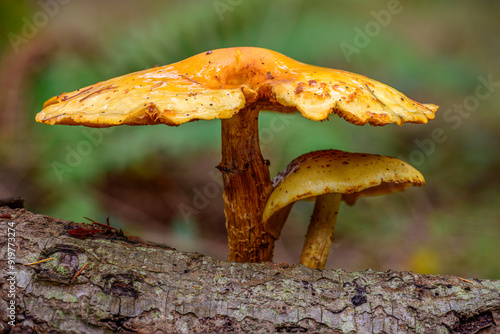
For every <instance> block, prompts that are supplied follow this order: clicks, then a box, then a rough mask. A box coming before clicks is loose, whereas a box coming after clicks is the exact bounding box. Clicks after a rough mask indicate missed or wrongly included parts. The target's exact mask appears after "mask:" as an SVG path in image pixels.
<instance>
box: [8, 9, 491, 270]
mask: <svg viewBox="0 0 500 334" xmlns="http://www.w3.org/2000/svg"><path fill="white" fill-rule="evenodd" d="M499 13H500V3H499V2H495V1H418V2H417V1H401V2H399V1H393V0H387V1H349V2H347V1H343V2H340V1H331V0H324V1H320V0H313V1H311V0H310V1H300V0H275V1H263V0H262V1H261V0H254V1H249V0H213V1H212V0H209V1H186V0H184V1H165V0H162V1H140V2H139V1H122V0H120V1H119V0H108V1H97V0H92V1H90V0H87V1H77V0H73V1H70V0H64V1H63V0H59V1H56V0H40V1H26V0H17V1H2V2H1V4H0V38H1V40H0V48H1V49H0V52H1V63H0V70H1V73H0V103H1V104H0V140H1V145H0V161H1V162H0V199H1V198H9V197H16V196H22V197H23V198H25V199H26V207H27V209H29V210H32V211H34V212H36V213H43V214H48V215H52V216H55V217H58V218H60V219H68V220H74V221H84V219H83V217H84V216H85V217H90V218H92V219H94V220H97V221H100V222H104V221H105V220H106V217H107V216H110V221H111V223H112V224H113V225H114V226H116V227H120V228H123V229H124V230H125V231H127V232H129V233H130V234H131V235H137V236H140V237H142V238H145V239H148V240H152V241H156V242H161V243H164V244H168V245H170V246H172V247H175V248H178V249H180V250H185V251H196V252H200V253H203V254H207V255H210V256H213V257H215V258H217V259H225V258H226V256H227V248H226V242H227V241H226V234H225V227H224V214H223V202H222V188H221V187H220V184H221V180H220V175H219V173H218V171H217V170H216V169H215V166H216V165H217V164H218V163H219V161H220V122H219V121H210V122H205V121H199V122H193V123H189V124H185V125H183V126H180V127H177V128H173V127H167V126H162V125H157V126H147V127H127V126H122V127H116V128H108V129H107V130H104V131H98V130H93V129H90V128H84V127H70V126H54V127H50V126H47V125H43V124H39V123H36V122H35V120H34V117H35V114H36V113H37V112H39V111H40V110H41V109H42V105H43V102H44V101H46V100H47V99H49V98H51V97H52V96H55V95H58V94H60V93H62V92H68V91H73V90H75V89H77V88H81V87H84V86H87V85H90V84H92V83H95V82H97V81H102V80H106V79H109V78H112V77H115V76H119V75H123V74H126V73H129V72H132V71H137V70H142V69H146V68H150V67H153V66H154V65H165V64H169V63H172V62H176V61H179V60H182V59H184V58H187V57H189V56H191V55H194V54H197V53H199V52H203V51H207V50H210V49H216V48H222V47H230V46H259V47H264V48H269V49H273V50H275V51H278V52H281V53H284V54H285V55H288V56H290V57H292V58H295V59H297V60H299V61H302V62H306V63H310V64H315V65H320V66H326V67H332V68H339V69H344V70H348V71H351V72H355V73H360V74H364V75H366V76H368V77H370V78H374V79H376V80H379V81H381V82H383V83H386V84H388V85H390V86H393V87H395V88H396V89H398V90H400V91H402V92H404V93H405V94H406V95H408V96H409V97H410V98H412V99H415V100H417V101H419V102H422V103H434V104H438V105H439V106H440V109H439V110H438V112H437V114H436V119H435V120H433V121H430V122H429V123H428V124H426V125H424V124H420V125H415V124H405V125H403V126H401V127H398V126H396V125H388V126H384V127H372V126H369V125H367V126H362V127H361V126H354V125H351V124H348V123H347V122H346V121H344V120H343V119H340V118H338V117H331V119H330V121H328V122H312V121H308V120H306V119H304V118H303V117H301V116H300V115H276V114H270V113H266V112H263V113H261V117H260V129H261V132H260V134H261V145H262V150H263V154H264V157H265V158H266V159H269V160H270V161H271V174H272V176H274V175H276V174H277V173H278V172H279V171H280V170H281V169H283V168H284V167H285V166H286V165H287V164H288V162H290V161H291V160H292V159H294V158H295V157H297V156H298V155H300V154H303V153H305V152H309V151H312V150H318V149H328V148H334V149H341V150H346V151H352V152H366V153H376V154H383V155H391V156H396V157H399V158H400V159H403V160H405V161H408V162H409V163H411V164H412V165H413V166H415V167H416V168H417V169H419V170H420V171H421V172H422V173H423V174H424V176H425V178H426V180H427V185H426V186H425V187H423V188H412V189H409V190H407V191H406V192H404V193H399V194H393V195H389V196H384V197H372V198H362V199H360V200H359V201H358V202H357V203H356V205H355V206H353V207H349V206H346V205H344V204H342V206H341V212H340V215H339V220H338V223H337V230H336V240H335V243H334V246H333V248H332V251H331V255H330V259H329V262H328V263H327V268H342V269H345V270H349V271H354V270H361V269H365V268H372V269H375V270H382V271H383V270H387V269H394V270H412V271H416V272H419V273H432V274H454V275H459V276H462V277H481V278H500V209H499V208H500V196H499V194H498V190H499V186H500V155H499V153H498V152H499V149H500V129H499V126H498V125H499V121H500V113H499V107H500V70H499V58H500V57H499V56H500V40H499V39H498V33H499V32H500V20H498V14H499ZM488 82H489V83H488ZM95 131H98V132H95ZM312 208H313V204H312V203H311V202H304V203H298V204H297V205H296V206H295V207H294V209H293V211H292V214H291V216H290V218H289V220H288V222H287V224H286V225H285V228H284V231H283V233H282V238H281V239H280V240H279V241H278V243H277V249H276V256H275V261H276V262H289V263H296V262H297V261H298V259H299V254H300V251H301V248H302V243H303V238H304V234H305V231H306V228H307V224H308V221H309V217H310V214H311V213H312Z"/></svg>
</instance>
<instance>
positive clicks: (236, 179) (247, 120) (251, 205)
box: [218, 109, 274, 262]
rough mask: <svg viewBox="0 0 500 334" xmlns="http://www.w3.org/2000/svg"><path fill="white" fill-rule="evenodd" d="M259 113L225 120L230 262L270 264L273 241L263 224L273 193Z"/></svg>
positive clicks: (224, 166)
mask: <svg viewBox="0 0 500 334" xmlns="http://www.w3.org/2000/svg"><path fill="white" fill-rule="evenodd" d="M258 116H259V110H254V109H244V110H241V111H240V112H239V113H238V114H236V115H234V116H233V117H232V118H230V119H223V120H222V161H221V163H220V165H219V166H218V168H219V170H220V171H221V172H222V178H223V181H224V203H225V210H224V213H225V215H226V228H227V233H228V239H229V240H228V241H229V261H236V262H265V261H271V260H272V257H273V250H274V238H273V237H272V236H271V235H270V234H269V233H267V232H266V230H265V226H264V225H263V224H262V212H263V210H264V206H265V204H266V201H267V198H268V197H269V194H270V193H271V191H272V184H271V178H270V176H269V167H268V164H267V163H266V161H265V160H264V158H263V157H262V154H261V152H260V146H259V130H258Z"/></svg>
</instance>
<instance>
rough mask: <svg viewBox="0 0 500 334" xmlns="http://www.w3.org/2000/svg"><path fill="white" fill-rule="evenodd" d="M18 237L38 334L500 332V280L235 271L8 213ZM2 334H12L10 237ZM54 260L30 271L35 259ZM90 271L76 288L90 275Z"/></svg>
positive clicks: (23, 283)
mask: <svg viewBox="0 0 500 334" xmlns="http://www.w3.org/2000/svg"><path fill="white" fill-rule="evenodd" d="M0 215H4V216H7V217H8V216H11V218H1V219H0V224H1V225H0V226H1V228H2V230H3V231H6V230H7V224H8V223H9V222H13V224H12V225H14V226H15V230H16V247H17V251H16V260H15V261H16V264H15V272H16V274H15V275H14V276H15V280H16V294H15V302H16V312H15V313H16V318H15V324H16V326H17V327H18V328H23V329H24V330H26V331H29V330H31V331H33V332H46V331H53V332H60V333H71V332H73V333H108V332H113V331H122V332H131V333H134V332H148V333H150V332H157V333H162V332H163V333H170V332H189V333H191V332H217V331H236V332H238V331H244V332H259V331H261V332H277V331H278V332H279V331H281V332H286V331H295V332H301V331H317V332H342V333H349V332H360V333H372V332H373V333H382V332H386V333H397V332H402V333H449V332H457V333H476V332H478V331H481V333H487V332H491V333H494V332H498V331H499V330H500V281H496V280H479V279H468V280H467V281H466V280H463V279H460V278H458V277H454V276H431V275H419V274H414V273H411V272H393V271H388V272H375V271H372V270H365V271H362V272H354V273H348V272H345V271H342V270H316V269H310V268H307V267H304V266H301V265H288V264H275V263H260V264H255V263H232V262H223V261H216V260H214V259H212V258H210V257H207V256H203V255H201V254H197V253H186V252H181V251H176V250H174V249H171V248H169V247H166V246H161V245H156V244H152V243H147V242H135V241H131V240H129V239H128V238H126V237H125V236H123V235H119V234H117V233H116V232H114V231H111V230H107V229H105V228H101V227H97V226H92V227H91V228H92V229H98V230H100V232H99V233H97V234H94V235H92V236H91V237H86V238H75V237H73V236H71V233H69V234H68V231H71V229H74V228H77V227H83V228H89V225H88V224H81V223H74V222H70V221H61V220H57V219H54V218H51V217H48V216H44V215H38V214H33V213H31V212H28V211H25V210H23V209H16V210H14V209H9V208H6V207H4V208H0ZM0 245H1V249H0V263H1V264H2V267H1V276H0V279H1V281H0V283H1V284H2V291H3V292H4V293H2V294H1V295H0V310H1V311H0V331H1V332H4V331H9V330H10V329H11V326H10V325H9V324H8V322H9V321H10V319H9V318H8V314H7V312H4V311H5V310H7V306H8V302H9V298H8V296H7V294H6V293H5V291H7V287H8V284H9V282H8V281H7V278H8V270H7V266H6V261H7V253H6V252H7V233H3V234H2V235H0ZM49 257H54V260H52V261H48V262H44V263H41V264H37V265H32V266H27V265H25V264H26V263H29V262H32V261H33V259H34V258H36V260H41V259H44V258H49ZM86 263H89V264H88V265H87V267H85V269H84V270H83V271H82V272H81V273H80V274H79V275H78V276H77V277H76V279H73V277H74V275H75V274H76V273H77V272H78V271H79V270H80V269H81V268H83V266H84V265H85V264H86Z"/></svg>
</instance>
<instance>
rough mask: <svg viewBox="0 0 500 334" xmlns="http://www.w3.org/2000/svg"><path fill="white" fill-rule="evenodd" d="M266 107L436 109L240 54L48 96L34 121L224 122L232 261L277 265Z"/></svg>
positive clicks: (287, 61)
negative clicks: (266, 216) (270, 226)
mask: <svg viewBox="0 0 500 334" xmlns="http://www.w3.org/2000/svg"><path fill="white" fill-rule="evenodd" d="M261 110H269V111H277V112H285V113H289V112H294V111H299V112H300V113H301V114H302V115H303V116H304V117H306V118H308V119H310V120H314V121H320V120H325V119H328V118H329V116H330V115H331V114H337V115H339V116H340V117H343V118H344V119H346V120H347V121H349V122H351V123H354V124H358V125H364V124H367V123H369V124H372V125H385V124H389V123H395V124H398V125H402V124H403V123H405V122H411V123H427V121H428V120H429V119H433V118H434V113H435V112H436V110H437V106H435V105H432V104H425V105H424V104H420V103H418V102H415V101H413V100H411V99H409V98H408V97H406V96H405V95H403V94H402V93H400V92H398V91H397V90H395V89H393V88H391V87H389V86H387V85H384V84H382V83H380V82H378V81H375V80H372V79H369V78H367V77H365V76H362V75H357V74H353V73H349V72H345V71H339V70H334V69H328V68H322V67H317V66H312V65H307V64H304V63H301V62H298V61H295V60H293V59H291V58H288V57H286V56H284V55H282V54H279V53H277V52H274V51H271V50H266V49H261V48H253V47H238V48H228V49H218V50H213V51H208V52H203V53H200V54H198V55H196V56H193V57H190V58H187V59H185V60H182V61H180V62H177V63H174V64H171V65H166V66H161V67H155V68H151V69H148V70H144V71H139V72H135V73H131V74H127V75H124V76H121V77H117V78H114V79H110V80H107V81H103V82H99V83H96V84H94V85H91V86H88V87H85V88H82V89H79V90H77V91H74V92H71V93H63V94H61V95H58V96H56V97H53V98H51V99H49V100H48V101H47V102H45V104H44V108H43V110H42V111H41V112H40V113H38V114H37V116H36V120H37V121H38V122H42V123H45V124H50V125H54V124H66V125H84V126H90V127H108V126H116V125H123V124H126V125H150V124H166V125H170V126H177V125H181V124H183V123H186V122H190V121H196V120H212V119H222V131H221V133H222V161H221V163H220V165H219V166H218V168H219V170H220V171H221V172H222V176H223V182H224V202H225V215H226V227H227V230H228V239H229V260H233V261H238V262H263V261H270V260H272V255H273V249H274V237H273V236H272V235H270V234H269V233H268V232H267V230H266V228H265V226H264V224H263V223H262V212H263V210H264V206H265V204H266V201H267V198H268V196H269V194H270V193H271V191H272V185H271V179H270V176H269V167H268V164H267V163H266V161H265V160H264V158H263V157H262V154H261V151H260V147H259V136H258V114H259V112H260V111H261Z"/></svg>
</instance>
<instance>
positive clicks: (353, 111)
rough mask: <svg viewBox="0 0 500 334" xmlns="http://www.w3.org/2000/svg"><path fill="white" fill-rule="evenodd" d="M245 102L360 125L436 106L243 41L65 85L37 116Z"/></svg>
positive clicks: (168, 117) (225, 109)
mask: <svg viewBox="0 0 500 334" xmlns="http://www.w3.org/2000/svg"><path fill="white" fill-rule="evenodd" d="M250 105H253V106H255V107H258V108H261V109H265V110H274V111H281V112H293V111H299V112H300V113H301V114H302V115H303V116H304V117H306V118H308V119H310V120H314V121H319V120H325V119H328V118H329V116H330V114H337V115H339V116H340V117H343V118H345V119H346V120H347V121H349V122H351V123H353V124H358V125H363V124H366V123H370V124H372V125H385V124H388V123H396V124H399V125H401V124H403V123H405V122H412V123H427V121H428V120H429V119H433V118H434V113H435V112H436V110H437V108H438V107H437V106H435V105H432V104H420V103H418V102H416V101H413V100H411V99H409V98H408V97H406V96H405V95H404V94H402V93H400V92H398V91H397V90H395V89H394V88H391V87H389V86H387V85H385V84H382V83H380V82H378V81H376V80H372V79H369V78H367V77H365V76H363V75H358V74H354V73H350V72H345V71H340V70H335V69H329V68H322V67H317V66H312V65H307V64H304V63H301V62H298V61H295V60H293V59H291V58H288V57H286V56H284V55H282V54H279V53H277V52H274V51H271V50H266V49H261V48H250V47H249V48H247V47H242V48H228V49H218V50H213V51H209V52H204V53H200V54H198V55H196V56H193V57H190V58H187V59H185V60H183V61H180V62H177V63H174V64H171V65H166V66H161V67H156V68H151V69H148V70H144V71H139V72H135V73H131V74H127V75H124V76H120V77H117V78H114V79H110V80H107V81H103V82H99V83H96V84H94V85H91V86H88V87H85V88H82V89H79V90H76V91H73V92H70V93H63V94H61V95H58V96H55V97H53V98H51V99H49V100H48V101H47V102H46V103H45V105H44V109H43V110H42V111H41V112H40V113H38V115H37V116H36V120H37V121H38V122H42V123H45V124H50V125H54V124H66V125H85V126H91V127H107V126H114V125H121V124H128V125H145V124H167V125H172V126H176V125H180V124H183V123H186V122H190V121H194V120H201V119H203V120H210V119H216V118H219V119H226V118H230V117H232V116H233V115H234V114H235V113H238V112H239V111H240V110H242V109H244V108H245V107H248V106H250Z"/></svg>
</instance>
